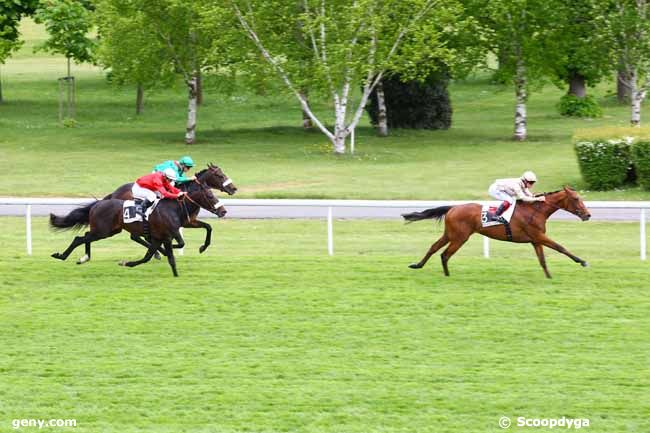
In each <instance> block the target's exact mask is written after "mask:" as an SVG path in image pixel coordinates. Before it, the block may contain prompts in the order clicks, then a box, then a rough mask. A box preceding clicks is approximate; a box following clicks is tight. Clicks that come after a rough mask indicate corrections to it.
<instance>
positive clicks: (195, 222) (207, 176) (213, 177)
mask: <svg viewBox="0 0 650 433" xmlns="http://www.w3.org/2000/svg"><path fill="white" fill-rule="evenodd" d="M196 184H205V185H207V186H209V187H210V188H214V189H218V190H219V191H222V192H225V193H227V194H228V195H233V194H235V193H236V192H237V187H236V186H235V184H234V183H233V182H232V179H230V178H229V177H228V176H227V175H226V174H225V173H224V172H223V170H222V169H221V168H219V167H218V166H216V165H214V164H212V163H210V164H208V168H205V169H203V170H201V171H199V172H198V173H196V181H194V182H184V183H180V184H178V185H176V186H177V187H178V189H180V190H181V191H189V189H191V188H193V187H195V186H196ZM132 187H133V182H131V183H125V184H124V185H122V186H120V187H119V188H117V189H116V190H115V191H113V192H112V193H111V194H109V195H107V196H106V197H104V200H106V199H111V198H117V199H120V200H133V194H132V193H131V188H132ZM199 210H200V209H198V208H197V209H196V211H195V212H193V213H192V214H191V218H190V219H189V220H188V221H185V222H184V223H183V227H185V228H197V229H198V228H203V229H205V232H206V234H205V240H204V241H203V245H201V246H200V247H199V252H200V253H203V252H204V251H205V249H206V248H208V246H209V245H210V243H211V241H212V226H210V224H208V223H206V222H203V221H201V220H199V219H198V218H197V217H198V215H199ZM131 238H132V239H133V240H134V241H136V242H137V243H139V244H142V245H144V246H145V247H147V248H148V247H149V243H148V242H146V241H145V240H144V239H143V238H141V237H133V236H132V237H131ZM161 252H162V253H163V254H165V252H164V251H161ZM156 258H160V256H159V255H157V254H156Z"/></svg>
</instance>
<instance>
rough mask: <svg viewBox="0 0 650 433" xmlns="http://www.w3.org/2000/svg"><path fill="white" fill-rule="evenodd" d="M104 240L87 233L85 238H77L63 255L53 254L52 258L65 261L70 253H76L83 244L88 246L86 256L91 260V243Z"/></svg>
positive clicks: (94, 234)
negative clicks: (76, 249)
mask: <svg viewBox="0 0 650 433" xmlns="http://www.w3.org/2000/svg"><path fill="white" fill-rule="evenodd" d="M102 238H103V236H99V235H97V234H96V233H93V232H86V234H85V235H83V236H75V237H74V239H73V240H72V242H71V243H70V246H68V248H67V249H66V250H65V251H64V252H63V253H54V254H52V257H54V258H55V259H59V260H65V259H67V258H68V256H69V255H70V253H71V252H72V251H74V249H75V248H77V247H78V246H79V245H81V244H86V254H87V255H88V256H89V258H90V243H91V242H94V241H96V240H99V239H102Z"/></svg>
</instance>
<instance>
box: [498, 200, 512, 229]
mask: <svg viewBox="0 0 650 433" xmlns="http://www.w3.org/2000/svg"><path fill="white" fill-rule="evenodd" d="M509 207H510V203H508V202H507V201H504V202H502V203H501V204H500V205H499V207H498V208H497V210H496V212H494V220H495V221H498V222H500V223H502V224H506V223H507V222H508V221H506V219H505V218H504V217H502V216H501V214H503V213H504V212H505V211H506V210H507V209H508V208H509Z"/></svg>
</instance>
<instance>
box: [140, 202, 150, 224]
mask: <svg viewBox="0 0 650 433" xmlns="http://www.w3.org/2000/svg"><path fill="white" fill-rule="evenodd" d="M152 204H153V202H152V201H149V200H147V199H146V198H145V199H143V200H142V213H141V215H142V219H143V220H144V221H146V220H147V209H149V206H151V205H152Z"/></svg>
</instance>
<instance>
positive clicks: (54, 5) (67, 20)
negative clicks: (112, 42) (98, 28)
mask: <svg viewBox="0 0 650 433" xmlns="http://www.w3.org/2000/svg"><path fill="white" fill-rule="evenodd" d="M34 19H35V20H36V22H37V23H42V24H44V25H45V28H46V30H47V32H48V34H49V35H50V37H49V39H47V40H46V41H45V42H44V43H43V44H41V45H40V46H38V47H37V50H43V51H46V52H50V53H56V54H62V55H63V56H65V57H66V58H67V59H74V60H75V61H76V62H77V63H84V62H92V61H93V58H94V50H95V42H94V41H93V40H92V39H90V38H88V37H87V34H88V32H89V31H90V29H91V27H92V17H91V13H90V11H89V10H88V9H86V8H85V7H84V5H83V3H81V2H79V1H75V0H44V1H43V2H42V3H41V5H40V7H39V9H38V10H37V11H36V14H35V15H34Z"/></svg>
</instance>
